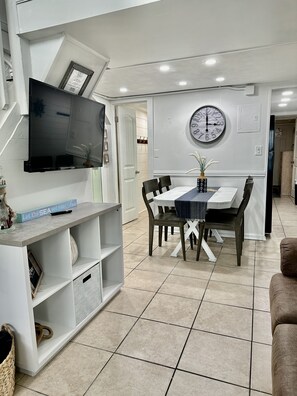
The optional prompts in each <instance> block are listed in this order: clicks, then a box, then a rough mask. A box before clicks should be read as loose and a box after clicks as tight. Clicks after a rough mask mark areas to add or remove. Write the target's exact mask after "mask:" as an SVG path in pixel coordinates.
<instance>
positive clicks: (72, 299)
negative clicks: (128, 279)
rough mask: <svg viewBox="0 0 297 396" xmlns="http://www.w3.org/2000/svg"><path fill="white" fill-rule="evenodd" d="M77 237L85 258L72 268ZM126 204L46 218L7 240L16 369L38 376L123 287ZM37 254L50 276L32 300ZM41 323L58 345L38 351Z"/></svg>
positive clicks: (3, 268) (4, 318) (0, 302)
mask: <svg viewBox="0 0 297 396" xmlns="http://www.w3.org/2000/svg"><path fill="white" fill-rule="evenodd" d="M70 235H72V236H73V238H74V239H75V241H76V244H77V247H78V252H79V256H78V259H77V261H76V262H75V263H74V264H73V265H72V264H71V245H70ZM122 246H123V245H122V216H121V206H120V205H119V204H94V203H83V204H80V205H78V206H77V207H76V208H74V209H73V211H72V213H71V214H65V215H61V216H53V217H52V216H45V217H42V218H39V219H36V220H33V221H30V222H27V223H22V224H16V226H15V229H14V230H12V231H10V232H7V233H0V257H1V260H0V323H8V324H9V325H11V326H12V328H13V329H14V331H15V337H16V365H17V366H18V368H19V369H20V370H21V371H22V372H25V373H27V374H29V375H35V374H36V373H37V372H38V371H39V370H40V369H41V368H42V367H43V366H44V365H45V364H46V363H48V362H49V360H50V359H51V358H52V357H53V356H54V355H55V354H56V353H57V352H58V351H59V350H60V349H61V348H62V347H63V346H65V345H66V343H67V342H68V341H69V340H70V339H71V338H72V337H73V336H74V335H75V334H76V333H77V332H78V331H79V330H80V329H81V328H82V327H83V326H84V325H85V324H86V323H87V322H88V321H89V320H90V319H92V318H93V317H94V315H96V314H97V313H98V312H99V311H100V309H101V308H102V307H103V306H104V305H105V304H106V303H107V302H108V301H109V300H110V299H111V298H112V297H113V296H114V295H115V294H116V293H117V292H118V291H119V290H120V288H121V286H122V285H123V279H124V270H123V247H122ZM28 250H31V251H32V253H33V255H34V257H35V258H36V260H37V262H38V263H39V265H40V266H41V267H42V270H43V278H42V281H41V284H40V287H39V288H38V292H37V294H36V296H35V298H33V299H32V295H31V285H30V275H29V268H28ZM35 322H38V323H41V324H43V325H48V326H50V327H51V328H52V330H53V337H52V338H50V339H48V340H44V341H42V342H41V343H40V344H39V345H38V346H37V342H36V335H35Z"/></svg>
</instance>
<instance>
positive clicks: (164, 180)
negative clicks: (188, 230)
mask: <svg viewBox="0 0 297 396" xmlns="http://www.w3.org/2000/svg"><path fill="white" fill-rule="evenodd" d="M171 185H172V183H171V178H170V176H169V175H166V176H161V177H159V190H160V194H162V193H163V192H165V191H169V190H170V186H171ZM164 190H165V191H164ZM164 210H165V212H171V213H174V214H176V209H175V207H170V208H169V207H168V206H166V207H164ZM173 234H174V227H171V235H173ZM167 239H168V227H165V228H164V241H165V242H167ZM193 244H196V236H195V235H194V234H193V235H192V234H191V235H190V246H191V249H192V250H193Z"/></svg>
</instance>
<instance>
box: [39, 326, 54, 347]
mask: <svg viewBox="0 0 297 396" xmlns="http://www.w3.org/2000/svg"><path fill="white" fill-rule="evenodd" d="M35 333H36V342H37V345H39V344H40V343H41V341H43V340H48V339H50V338H52V336H53V335H54V332H53V330H52V329H51V328H50V327H49V326H45V325H42V324H40V323H37V322H35Z"/></svg>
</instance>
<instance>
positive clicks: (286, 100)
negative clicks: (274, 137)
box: [281, 98, 291, 102]
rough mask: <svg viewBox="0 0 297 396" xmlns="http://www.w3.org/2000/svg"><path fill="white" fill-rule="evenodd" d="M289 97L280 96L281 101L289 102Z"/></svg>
mask: <svg viewBox="0 0 297 396" xmlns="http://www.w3.org/2000/svg"><path fill="white" fill-rule="evenodd" d="M290 100H291V98H282V99H281V102H290Z"/></svg>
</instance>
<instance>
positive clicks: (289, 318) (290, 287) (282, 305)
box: [269, 274, 297, 334]
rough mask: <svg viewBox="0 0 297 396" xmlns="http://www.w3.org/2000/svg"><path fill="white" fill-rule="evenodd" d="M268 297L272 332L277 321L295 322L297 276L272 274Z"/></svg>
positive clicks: (296, 322) (296, 313) (296, 316)
mask: <svg viewBox="0 0 297 396" xmlns="http://www.w3.org/2000/svg"><path fill="white" fill-rule="evenodd" d="M269 297H270V314H271V329H272V334H273V333H274V330H275V327H276V326H277V325H278V324H279V323H292V324H297V278H289V277H286V276H284V275H283V274H275V275H273V276H272V278H271V281H270V287H269Z"/></svg>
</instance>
